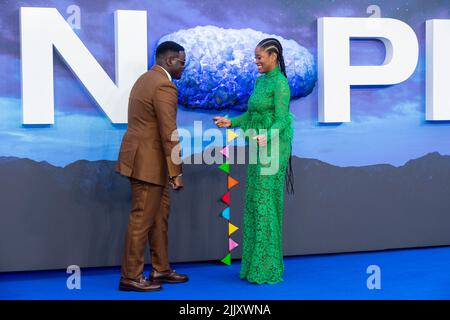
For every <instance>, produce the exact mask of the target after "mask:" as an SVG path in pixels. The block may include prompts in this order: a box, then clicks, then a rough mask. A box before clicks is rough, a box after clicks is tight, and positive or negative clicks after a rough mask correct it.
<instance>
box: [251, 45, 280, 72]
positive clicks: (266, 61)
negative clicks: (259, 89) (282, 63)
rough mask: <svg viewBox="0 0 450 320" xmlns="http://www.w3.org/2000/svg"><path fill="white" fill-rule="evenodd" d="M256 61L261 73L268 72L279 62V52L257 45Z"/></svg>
mask: <svg viewBox="0 0 450 320" xmlns="http://www.w3.org/2000/svg"><path fill="white" fill-rule="evenodd" d="M255 63H256V66H257V67H258V71H259V72H260V73H267V72H269V71H270V70H272V69H273V68H275V65H276V63H277V54H276V53H272V54H269V53H268V52H266V51H264V49H263V48H261V47H256V49H255Z"/></svg>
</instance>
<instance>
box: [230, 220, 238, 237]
mask: <svg viewBox="0 0 450 320" xmlns="http://www.w3.org/2000/svg"><path fill="white" fill-rule="evenodd" d="M237 229H239V228H238V227H236V226H235V225H233V224H232V223H231V222H229V223H228V236H230V235H231V234H232V233H233V232H235V231H236V230H237Z"/></svg>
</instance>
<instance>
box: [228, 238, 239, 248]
mask: <svg viewBox="0 0 450 320" xmlns="http://www.w3.org/2000/svg"><path fill="white" fill-rule="evenodd" d="M237 246H238V244H237V243H236V242H234V240H233V239H231V238H230V240H229V241H228V248H229V251H232V250H233V249H234V248H236V247H237Z"/></svg>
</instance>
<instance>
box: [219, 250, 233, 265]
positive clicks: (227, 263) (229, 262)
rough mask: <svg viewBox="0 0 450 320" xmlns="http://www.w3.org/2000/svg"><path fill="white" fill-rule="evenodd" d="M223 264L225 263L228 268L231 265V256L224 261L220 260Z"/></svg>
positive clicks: (227, 256)
mask: <svg viewBox="0 0 450 320" xmlns="http://www.w3.org/2000/svg"><path fill="white" fill-rule="evenodd" d="M220 261H221V262H223V263H225V264H226V265H227V266H229V265H230V264H231V254H230V253H229V254H227V255H226V256H225V257H224V258H223V259H222V260H220Z"/></svg>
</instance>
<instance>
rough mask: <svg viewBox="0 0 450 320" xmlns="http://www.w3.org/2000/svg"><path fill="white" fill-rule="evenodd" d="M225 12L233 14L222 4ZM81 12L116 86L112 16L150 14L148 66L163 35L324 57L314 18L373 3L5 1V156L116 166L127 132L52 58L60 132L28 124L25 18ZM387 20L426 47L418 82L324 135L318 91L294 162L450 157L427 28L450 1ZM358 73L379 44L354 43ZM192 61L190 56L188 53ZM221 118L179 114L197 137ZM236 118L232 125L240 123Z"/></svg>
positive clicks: (379, 56) (373, 100)
mask: <svg viewBox="0 0 450 320" xmlns="http://www.w3.org/2000/svg"><path fill="white" fill-rule="evenodd" d="M225 3H226V4H225ZM73 4H75V5H78V6H79V7H80V9H81V29H80V30H76V31H75V32H76V33H77V34H78V36H79V37H80V38H81V40H82V41H83V42H84V44H85V45H86V46H87V48H88V49H89V50H90V51H91V52H92V54H93V55H94V56H95V57H96V59H97V60H98V61H99V63H100V64H101V65H102V66H103V68H104V69H105V70H106V72H107V73H108V74H109V75H110V76H111V78H112V79H114V11H115V10H118V9H130V10H147V12H148V37H149V57H150V59H149V60H150V61H151V60H152V58H151V57H152V56H153V50H154V47H155V44H156V43H157V41H158V40H159V38H160V37H162V36H163V35H166V34H169V33H172V32H175V31H178V30H180V29H188V28H192V27H195V26H201V25H214V26H218V27H223V28H233V29H240V28H251V29H254V30H258V31H261V32H265V33H269V34H277V35H279V36H282V37H283V38H285V39H294V40H295V41H297V42H298V43H299V44H300V45H302V46H304V47H306V48H307V49H308V50H309V51H310V52H311V53H313V54H314V56H315V57H317V40H316V39H317V23H316V21H317V18H320V17H324V16H341V17H367V16H369V14H367V13H366V9H367V7H368V6H369V5H372V4H373V1H338V0H336V1H330V0H327V1H316V0H308V1H301V0H297V1H288V0H283V1H281V0H259V1H254V0H244V1H242V0H239V1H238V0H231V1H226V2H224V1H216V0H208V1H204V0H186V1H182V0H172V1H171V0H168V1H149V0H147V1H142V0H128V1H126V0H120V1H118V0H114V1H113V0H102V1H89V0H71V1H66V0H57V1H49V0H47V1H43V0H33V1H31V0H30V1H25V0H24V1H14V0H0V5H1V9H2V10H0V74H1V77H0V139H1V143H0V156H17V157H27V158H31V159H35V160H39V161H42V160H45V161H47V162H49V163H52V164H54V165H59V166H64V165H67V164H69V163H71V162H73V161H76V160H79V159H87V160H115V159H116V157H117V153H118V148H119V145H120V141H121V138H122V136H123V133H124V132H125V128H126V126H115V125H112V124H111V123H110V122H109V120H108V119H107V118H106V116H104V115H103V113H102V111H101V110H100V109H99V107H97V105H96V103H95V102H94V101H93V100H92V99H91V98H90V96H89V94H88V93H87V92H86V90H85V89H84V88H83V86H82V85H81V84H80V83H79V82H78V80H77V79H76V77H75V76H74V75H73V74H72V73H71V72H70V71H69V70H68V68H67V67H66V66H65V65H64V63H63V62H62V61H61V59H60V58H59V57H58V56H57V55H55V108H56V109H55V111H56V112H55V116H56V118H55V121H56V123H55V125H53V126H41V127H24V126H22V124H21V94H20V90H21V80H20V35H19V8H20V7H23V6H32V7H54V8H57V9H58V10H59V12H60V13H61V14H62V15H63V16H65V17H68V14H67V13H66V9H67V7H68V6H69V5H73ZM376 4H377V5H378V6H379V7H380V9H381V16H382V17H389V18H396V19H400V20H402V21H404V22H406V23H408V24H409V25H410V26H411V27H412V28H413V29H414V31H415V32H416V34H417V37H418V39H419V46H420V54H419V55H420V56H419V62H418V66H417V68H416V71H415V72H414V74H413V76H412V77H411V78H410V79H408V80H407V81H405V82H403V83H402V84H399V85H394V86H388V87H382V88H354V89H352V92H351V110H352V122H351V123H345V124H341V125H321V124H319V123H318V121H317V120H318V115H317V103H318V101H317V88H316V89H314V91H313V92H312V93H311V94H310V95H309V96H307V97H305V98H302V99H299V100H295V101H293V102H292V103H291V110H292V112H293V113H294V115H295V117H296V123H295V130H296V131H295V140H294V145H293V150H294V152H293V153H294V154H295V155H297V156H300V157H307V158H317V159H320V160H322V161H325V162H329V163H332V164H336V165H340V166H352V165H366V164H377V163H390V164H393V165H402V164H404V163H405V162H406V161H408V160H410V159H413V158H417V157H420V156H422V155H424V154H426V153H428V152H433V151H438V152H440V153H442V154H450V138H449V137H450V122H440V123H429V122H426V121H425V114H424V112H425V21H426V20H427V19H433V18H440V19H448V18H450V13H449V8H450V1H436V0H431V1H426V2H425V1H420V0H416V1H411V0H409V1H406V0H385V1H379V2H378V3H376ZM351 48H352V49H351V62H352V64H360V65H366V64H380V63H381V62H382V61H383V58H384V48H383V46H382V45H381V43H379V42H376V41H352V46H351ZM187 54H189V53H187ZM219 114H221V115H224V114H226V111H224V112H220V113H219V112H205V111H195V110H186V109H184V108H180V110H179V114H178V125H179V127H180V128H191V127H192V126H193V121H195V120H202V121H203V128H204V129H208V128H212V127H213V122H212V120H211V119H212V117H213V116H214V115H219ZM235 114H237V113H235V112H233V113H230V115H235Z"/></svg>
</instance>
